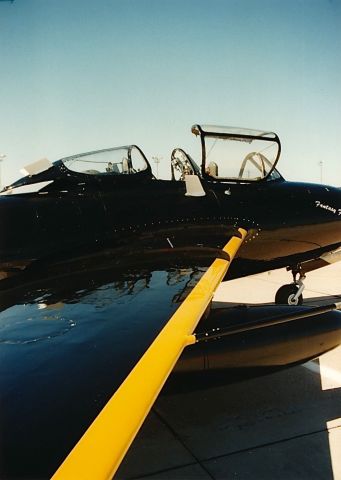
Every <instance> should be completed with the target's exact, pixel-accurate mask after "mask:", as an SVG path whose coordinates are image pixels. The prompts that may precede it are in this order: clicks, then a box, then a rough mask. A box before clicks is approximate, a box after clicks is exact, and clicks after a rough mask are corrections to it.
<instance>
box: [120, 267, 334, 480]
mask: <svg viewBox="0 0 341 480" xmlns="http://www.w3.org/2000/svg"><path fill="white" fill-rule="evenodd" d="M290 281H291V275H290V274H289V273H288V272H286V271H285V270H277V271H273V272H269V273H264V274H260V275H255V276H252V277H247V278H244V279H239V280H233V281H231V282H226V283H224V284H223V285H221V286H220V287H219V290H218V291H217V292H216V295H215V301H216V302H224V303H230V304H234V303H248V304H254V303H271V302H272V301H273V298H274V295H275V292H276V290H277V289H278V288H279V287H280V286H281V285H283V284H284V283H290ZM305 284H306V290H305V292H304V298H305V303H307V304H318V305H322V304H328V303H331V302H335V301H341V293H340V292H341V262H340V264H335V265H331V266H328V267H325V268H323V269H320V270H317V271H315V272H311V273H309V274H308V276H307V280H306V282H305ZM137 401H138V399H137ZM115 478H120V479H142V478H144V479H150V480H152V479H160V480H166V479H167V480H187V479H188V480H190V479H198V480H201V479H202V480H207V479H227V480H229V479H238V480H249V479H253V480H258V479H259V480H268V479H269V480H270V479H271V480H273V479H276V480H282V479H283V480H284V479H285V480H296V479H297V480H298V479H299V480H302V479H307V480H308V479H309V480H315V479H321V480H332V479H333V480H341V347H338V348H337V349H335V350H333V351H331V352H329V353H327V354H325V355H323V356H322V357H320V358H319V359H316V360H314V361H311V362H308V363H306V364H304V365H301V366H297V367H294V368H290V369H287V370H284V371H282V372H278V373H274V374H271V375H267V376H265V377H260V378H255V379H251V380H245V381H242V382H238V383H235V384H230V385H226V386H219V387H213V388H210V389H203V390H198V391H195V392H186V393H177V394H172V395H161V396H160V397H159V398H158V400H157V401H156V403H155V405H154V407H153V409H152V411H151V412H150V414H149V416H148V417H147V419H146V421H145V423H144V425H143V427H142V429H141V431H140V433H139V434H138V436H137V438H136V439H135V441H134V443H133V445H132V446H131V448H130V450H129V452H128V454H127V456H126V458H125V460H124V462H123V463H122V465H121V467H120V469H119V471H118V472H117V474H116V477H115Z"/></svg>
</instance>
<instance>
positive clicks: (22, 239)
mask: <svg viewBox="0 0 341 480" xmlns="http://www.w3.org/2000/svg"><path fill="white" fill-rule="evenodd" d="M51 179H53V180H54V181H53V182H52V183H51V184H50V185H48V186H46V187H45V188H43V189H42V191H40V192H38V193H27V194H17V195H8V196H1V197H0V222H1V225H3V226H4V230H3V234H2V235H1V244H0V268H2V269H3V270H7V271H8V270H10V269H12V268H15V267H16V266H23V265H27V264H30V263H31V262H34V261H36V260H38V259H52V258H53V257H56V256H58V255H62V254H70V255H74V254H75V252H80V251H83V250H84V251H85V250H86V251H90V250H96V249H101V248H103V247H107V246H110V247H111V248H117V249H119V248H121V247H124V248H125V251H129V252H130V253H133V252H134V253H135V254H136V253H137V252H141V253H142V252H144V251H146V250H147V251H148V250H149V251H150V250H153V251H155V250H164V249H169V250H172V249H177V250H181V249H197V250H201V251H202V253H204V252H205V250H206V249H212V248H213V249H216V250H218V249H220V248H221V247H222V246H223V245H224V244H225V243H226V239H228V238H229V237H230V236H231V234H232V233H233V232H234V231H235V229H236V227H243V228H246V229H247V230H249V234H248V237H247V240H246V242H245V243H244V245H243V247H242V249H241V250H240V252H239V253H238V257H237V260H236V261H235V263H234V265H233V269H232V271H231V275H232V277H238V276H241V275H248V274H252V273H255V272H260V271H265V270H271V269H273V268H278V267H282V266H288V265H294V264H296V263H299V262H301V261H306V260H309V259H314V258H317V257H318V256H319V255H320V254H322V253H324V252H326V251H330V250H333V249H335V248H337V247H338V246H339V245H341V208H340V205H341V190H340V189H337V188H333V187H329V186H323V185H316V184H304V183H294V182H286V181H284V180H283V179H281V178H279V179H277V180H265V181H260V182H257V183H233V182H230V183H226V182H217V181H213V180H209V179H207V178H205V179H204V178H201V183H202V186H203V189H204V190H205V193H206V195H205V196H202V197H192V196H186V195H185V194H186V186H185V182H183V181H175V180H156V179H155V178H154V177H153V176H152V174H151V172H150V171H149V170H147V171H144V172H139V173H136V174H134V175H119V176H108V175H95V176H94V175H86V174H78V173H76V172H70V171H67V169H66V168H65V166H64V165H63V164H62V163H61V162H56V164H55V165H54V166H53V167H52V168H51V169H49V170H47V171H45V172H42V173H41V174H38V175H34V176H32V177H26V178H24V179H22V180H20V181H19V182H17V185H26V184H31V183H37V182H42V181H46V180H51ZM81 180H82V181H81ZM321 205H322V207H321ZM323 206H328V207H329V210H328V209H325V208H323ZM332 209H334V210H335V212H334V211H332ZM119 255H120V253H119V250H118V256H119Z"/></svg>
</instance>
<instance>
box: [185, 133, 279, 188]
mask: <svg viewBox="0 0 341 480" xmlns="http://www.w3.org/2000/svg"><path fill="white" fill-rule="evenodd" d="M192 133H194V135H200V139H201V145H202V165H201V169H202V175H203V177H206V179H211V180H217V181H233V182H257V181H262V180H265V179H272V180H274V179H276V178H281V177H280V174H279V173H278V172H277V171H276V170H275V167H276V164H277V162H278V159H279V156H280V151H281V144H280V141H279V138H278V136H277V135H276V134H275V133H273V132H264V131H260V130H251V129H242V128H236V127H222V126H214V125H194V126H193V127H192Z"/></svg>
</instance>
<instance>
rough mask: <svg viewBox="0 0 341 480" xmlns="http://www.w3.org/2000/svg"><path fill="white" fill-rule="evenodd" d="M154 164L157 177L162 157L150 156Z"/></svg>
mask: <svg viewBox="0 0 341 480" xmlns="http://www.w3.org/2000/svg"><path fill="white" fill-rule="evenodd" d="M152 159H153V160H154V162H155V164H156V178H159V163H160V161H161V160H162V157H152Z"/></svg>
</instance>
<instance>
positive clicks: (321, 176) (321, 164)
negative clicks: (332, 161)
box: [318, 160, 323, 183]
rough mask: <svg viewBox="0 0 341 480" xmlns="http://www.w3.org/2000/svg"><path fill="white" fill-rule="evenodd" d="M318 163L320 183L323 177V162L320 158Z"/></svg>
mask: <svg viewBox="0 0 341 480" xmlns="http://www.w3.org/2000/svg"><path fill="white" fill-rule="evenodd" d="M318 164H319V167H320V183H322V179H323V162H322V160H321V161H320V162H319V163H318Z"/></svg>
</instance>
